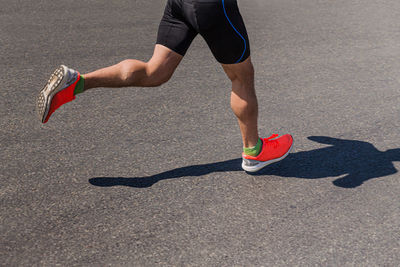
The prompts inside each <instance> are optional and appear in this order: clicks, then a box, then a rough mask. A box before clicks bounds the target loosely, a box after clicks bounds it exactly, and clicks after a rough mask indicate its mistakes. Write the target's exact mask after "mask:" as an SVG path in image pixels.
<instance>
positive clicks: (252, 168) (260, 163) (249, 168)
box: [242, 142, 294, 172]
mask: <svg viewBox="0 0 400 267" xmlns="http://www.w3.org/2000/svg"><path fill="white" fill-rule="evenodd" d="M293 144H294V142H293V143H292V145H291V146H290V148H289V150H288V151H287V152H286V153H285V155H283V156H282V157H280V158H276V159H271V160H267V161H258V162H257V163H256V164H255V165H252V166H248V165H246V164H245V162H244V159H243V161H242V168H243V170H245V171H246V172H256V171H259V170H261V169H262V168H264V167H265V166H267V165H270V164H272V163H275V162H278V161H280V160H283V159H284V158H286V157H287V156H288V155H289V153H290V151H292V148H293ZM246 160H248V161H250V162H255V160H249V159H246Z"/></svg>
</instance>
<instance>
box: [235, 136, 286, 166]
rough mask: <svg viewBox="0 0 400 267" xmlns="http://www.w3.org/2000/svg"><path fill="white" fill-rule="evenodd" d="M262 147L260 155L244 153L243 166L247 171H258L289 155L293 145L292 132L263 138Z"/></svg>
mask: <svg viewBox="0 0 400 267" xmlns="http://www.w3.org/2000/svg"><path fill="white" fill-rule="evenodd" d="M262 142H263V144H262V149H261V152H260V154H259V155H258V156H256V157H252V156H248V155H245V154H244V153H243V154H242V158H243V162H242V168H243V169H244V170H245V171H247V172H256V171H258V170H261V169H262V168H264V167H265V166H267V165H269V164H271V163H274V162H277V161H280V160H282V159H284V158H285V157H286V156H287V155H289V153H290V151H291V149H292V147H293V137H292V136H291V135H290V134H285V135H282V136H281V137H278V135H277V134H274V135H272V136H270V137H268V138H264V139H262Z"/></svg>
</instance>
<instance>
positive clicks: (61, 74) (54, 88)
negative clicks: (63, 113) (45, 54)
mask: <svg viewBox="0 0 400 267" xmlns="http://www.w3.org/2000/svg"><path fill="white" fill-rule="evenodd" d="M80 77H81V76H80V74H79V72H77V71H76V70H73V69H70V68H68V67H66V66H64V65H61V66H60V67H58V68H57V69H56V70H55V71H54V72H53V74H52V75H51V76H50V79H49V80H48V82H47V84H46V85H45V86H44V88H43V89H42V90H41V91H40V92H39V95H38V96H37V100H36V109H37V113H38V115H39V119H40V120H41V121H42V123H46V122H47V121H48V120H49V118H50V116H51V114H53V112H54V111H56V109H58V108H59V107H60V106H62V105H64V104H65V103H67V102H70V101H72V100H74V99H75V96H74V90H75V86H76V83H77V82H78V81H79V79H80Z"/></svg>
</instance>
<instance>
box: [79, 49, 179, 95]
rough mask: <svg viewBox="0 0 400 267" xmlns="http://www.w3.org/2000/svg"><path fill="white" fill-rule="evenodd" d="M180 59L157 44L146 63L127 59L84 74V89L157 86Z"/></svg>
mask: <svg viewBox="0 0 400 267" xmlns="http://www.w3.org/2000/svg"><path fill="white" fill-rule="evenodd" d="M182 58H183V57H182V56H181V55H179V54H177V53H175V52H174V51H172V50H170V49H169V48H167V47H165V46H162V45H158V44H157V45H156V46H155V48H154V54H153V56H152V58H151V59H150V60H149V61H148V62H142V61H139V60H136V59H127V60H124V61H122V62H120V63H118V64H116V65H113V66H110V67H106V68H103V69H99V70H96V71H94V72H91V73H88V74H84V75H83V77H84V78H85V85H84V87H85V90H88V89H91V88H97V87H127V86H140V87H152V86H159V85H161V84H163V83H165V82H166V81H168V80H169V78H170V77H171V76H172V74H173V73H174V71H175V69H176V68H177V67H178V65H179V63H180V62H181V60H182Z"/></svg>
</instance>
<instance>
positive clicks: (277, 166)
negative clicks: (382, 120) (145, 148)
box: [89, 136, 400, 188]
mask: <svg viewBox="0 0 400 267" xmlns="http://www.w3.org/2000/svg"><path fill="white" fill-rule="evenodd" d="M308 139H310V140H312V141H314V142H318V143H321V144H329V145H331V146H328V147H323V148H319V149H314V150H310V151H303V152H297V153H292V154H290V155H289V156H288V157H287V158H286V159H284V160H283V161H281V162H277V163H274V164H271V165H269V166H267V167H265V168H264V169H262V170H261V171H259V172H257V173H253V174H251V175H254V176H261V175H275V176H281V177H294V178H303V179H319V178H327V177H335V176H342V175H345V176H344V177H341V178H339V179H336V180H335V181H333V184H334V185H336V186H339V187H343V188H354V187H357V186H360V185H361V184H363V182H365V181H367V180H369V179H372V178H378V177H384V176H388V175H391V174H395V173H397V170H396V168H395V167H394V165H393V163H392V162H393V161H400V149H399V148H397V149H389V150H387V151H385V152H382V151H379V150H378V149H376V148H375V147H374V146H373V145H372V144H371V143H368V142H363V141H357V140H345V139H337V138H332V137H326V136H310V137H308ZM228 171H242V169H241V158H237V159H232V160H227V161H222V162H216V163H210V164H202V165H192V166H187V167H181V168H177V169H173V170H170V171H166V172H162V173H159V174H156V175H152V176H145V177H134V178H124V177H116V178H111V177H97V178H91V179H89V182H90V183H91V184H92V185H96V186H116V185H122V186H131V187H149V186H152V185H153V184H155V183H156V182H158V181H160V180H166V179H173V178H180V177H187V176H202V175H206V174H209V173H214V172H228Z"/></svg>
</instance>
